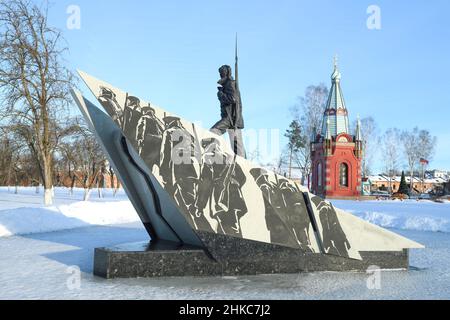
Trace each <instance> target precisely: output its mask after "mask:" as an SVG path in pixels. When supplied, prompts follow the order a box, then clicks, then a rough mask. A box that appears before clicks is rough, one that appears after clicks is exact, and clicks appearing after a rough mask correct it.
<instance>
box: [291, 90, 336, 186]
mask: <svg viewBox="0 0 450 320" xmlns="http://www.w3.org/2000/svg"><path fill="white" fill-rule="evenodd" d="M327 99H328V88H327V86H325V84H323V83H321V84H319V85H317V86H314V85H312V86H309V87H307V88H306V90H305V96H304V97H300V98H299V100H300V103H299V105H297V106H295V107H294V108H293V109H292V114H293V116H294V119H295V120H296V121H297V122H298V123H299V124H300V130H301V134H302V140H303V142H304V147H303V148H299V149H298V151H297V152H296V153H295V155H294V158H295V159H296V162H297V165H298V167H299V169H300V171H301V173H302V179H301V184H302V185H304V184H305V179H306V178H308V177H309V176H310V174H311V142H312V141H311V140H312V136H315V135H316V134H317V133H319V132H318V130H320V128H321V125H322V118H323V112H324V111H325V107H326V103H327Z"/></svg>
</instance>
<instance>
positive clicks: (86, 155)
mask: <svg viewBox="0 0 450 320" xmlns="http://www.w3.org/2000/svg"><path fill="white" fill-rule="evenodd" d="M73 148H74V150H75V151H76V156H77V158H76V163H77V166H76V171H77V172H79V174H80V175H81V177H80V179H79V180H80V181H81V183H82V185H83V188H84V196H83V200H84V201H87V200H89V196H90V193H91V190H92V188H93V187H94V186H95V185H96V183H97V184H98V182H99V178H100V176H101V175H103V174H104V171H105V163H106V158H105V156H104V154H103V151H102V149H101V147H100V145H99V144H98V143H97V140H96V138H95V136H94V134H93V133H92V132H90V131H89V130H88V129H87V128H83V127H82V131H81V135H80V136H79V137H78V138H77V139H76V140H75V141H74V143H73Z"/></svg>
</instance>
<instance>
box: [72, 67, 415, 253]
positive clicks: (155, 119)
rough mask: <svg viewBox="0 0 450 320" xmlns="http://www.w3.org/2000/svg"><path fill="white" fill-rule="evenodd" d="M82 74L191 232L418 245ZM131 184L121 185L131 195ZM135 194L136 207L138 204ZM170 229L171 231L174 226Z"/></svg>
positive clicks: (366, 245)
mask: <svg viewBox="0 0 450 320" xmlns="http://www.w3.org/2000/svg"><path fill="white" fill-rule="evenodd" d="M80 75H81V77H82V78H83V80H84V81H85V83H86V84H87V86H88V87H89V88H90V90H91V91H92V92H93V94H94V95H95V96H96V98H97V99H98V101H99V102H100V104H101V105H102V106H103V108H104V109H105V111H106V112H107V113H108V115H109V116H110V118H111V119H112V120H113V121H114V123H115V124H116V127H117V130H119V131H120V132H121V133H122V134H123V135H124V136H125V137H126V138H127V140H128V144H129V145H130V149H132V150H131V151H130V153H133V154H135V158H139V159H140V161H141V164H140V166H141V167H145V169H146V170H144V171H147V173H148V175H149V176H151V178H152V179H153V180H152V181H153V184H154V185H156V187H157V188H159V189H158V190H159V191H158V195H160V196H162V197H165V199H166V201H165V202H164V204H163V206H162V209H161V211H165V206H166V205H172V206H173V207H175V208H176V209H177V210H178V212H179V213H181V214H180V216H182V217H183V218H184V220H185V222H187V224H188V225H189V226H190V227H191V228H192V230H193V231H194V233H195V231H206V232H210V233H218V234H224V235H227V236H233V237H239V238H245V239H249V240H255V241H260V242H265V243H273V244H278V245H283V246H287V247H291V248H296V249H300V250H304V251H308V252H313V253H326V254H332V255H338V256H343V257H347V258H354V259H361V256H360V255H359V252H360V251H399V250H402V249H404V248H417V247H421V246H420V245H419V244H417V243H415V242H413V241H410V240H408V239H406V238H403V237H401V236H398V235H396V234H393V233H391V232H388V231H386V230H384V229H382V228H378V227H375V226H372V225H370V224H369V223H367V222H364V221H362V220H360V219H358V218H356V217H353V216H351V217H349V216H348V214H346V213H343V212H341V211H339V210H335V209H334V208H333V207H332V206H331V205H330V204H328V202H326V201H324V200H322V199H320V198H318V197H316V196H314V195H312V194H310V193H309V192H308V190H307V189H306V188H304V187H302V186H299V185H297V184H296V183H295V182H293V181H290V180H289V179H286V178H285V177H282V176H279V175H276V174H275V173H273V172H270V171H268V170H266V169H264V168H261V167H258V166H255V165H253V164H252V163H250V162H249V161H247V160H246V159H244V158H242V157H239V156H236V155H235V154H234V153H233V151H232V150H231V148H230V146H229V144H228V143H227V142H226V141H225V140H224V139H223V138H222V137H220V136H218V135H216V134H214V133H211V132H209V131H208V130H205V129H202V128H200V127H197V126H195V125H194V124H192V123H191V122H188V121H186V120H184V119H181V118H180V117H177V116H176V115H173V114H170V113H168V112H166V111H164V110H162V109H161V108H159V107H157V106H155V105H153V104H151V103H148V102H144V101H143V100H141V99H139V98H137V97H135V96H132V95H129V94H128V93H126V92H124V91H122V90H120V89H117V88H115V87H114V86H112V85H110V84H108V83H106V82H103V81H101V80H98V79H95V78H93V77H91V76H89V75H87V74H85V73H82V72H80ZM93 126H94V128H95V130H96V131H97V133H98V131H99V130H101V128H99V127H98V126H96V125H95V123H94V125H93ZM105 149H108V147H107V146H105ZM110 151H111V150H110ZM111 152H113V151H111ZM111 152H109V153H111ZM138 161H139V160H138ZM117 169H118V172H119V177H121V178H122V175H123V172H122V174H120V173H121V171H124V170H126V169H125V168H123V167H122V168H117ZM123 182H124V186H125V188H126V189H127V186H126V185H127V182H126V181H123ZM129 184H132V182H130V183H129ZM131 189H133V188H130V190H127V193H128V194H129V196H130V192H133V191H132V190H131ZM162 191H163V192H162ZM130 198H132V196H131V197H130ZM169 200H171V204H169V202H170V201H169ZM132 201H133V200H132ZM141 201H142V202H145V200H141ZM135 202H136V201H135ZM135 202H133V204H134V205H135V207H136V209H137V211H139V210H142V209H141V207H139V206H136V203H135ZM308 208H309V209H308ZM149 210H150V209H149ZM172 211H173V210H172ZM162 216H163V217H164V213H163V214H162ZM171 217H172V219H173V218H174V217H173V213H172V215H171ZM141 218H142V217H141ZM150 220H152V219H150ZM152 221H153V220H152ZM343 221H345V223H347V225H345V223H343ZM143 222H144V224H146V223H147V224H149V222H148V221H147V222H146V221H144V220H143ZM166 222H167V224H168V225H169V226H170V225H171V222H170V221H166ZM177 223H178V226H180V225H181V224H182V223H180V221H177ZM150 224H151V223H150ZM355 226H356V227H357V228H359V231H358V230H354V227H355ZM151 229H152V228H151V227H149V228H147V230H151ZM160 229H161V228H160ZM184 229H185V226H184V227H182V228H178V230H184ZM366 229H370V230H372V231H373V232H372V233H371V234H370V235H369V236H365V238H366V239H368V240H370V241H372V240H373V241H375V243H376V245H374V246H373V245H371V243H370V241H369V242H367V241H359V239H361V238H364V237H362V236H361V234H363V233H364V230H366ZM361 230H362V231H361ZM160 232H161V230H160ZM163 232H164V231H163ZM171 232H173V233H174V234H175V235H177V230H172V231H171ZM183 232H184V233H185V234H186V232H185V231H183ZM149 233H151V232H149ZM168 233H169V234H170V232H168ZM159 234H160V233H159ZM352 234H353V235H356V236H352ZM188 238H189V239H190V240H189V241H190V242H189V243H191V244H196V245H198V241H197V240H198V239H195V237H193V236H192V235H189V237H188ZM193 239H194V240H193Z"/></svg>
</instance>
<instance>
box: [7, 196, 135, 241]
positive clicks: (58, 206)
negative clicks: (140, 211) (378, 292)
mask: <svg viewBox="0 0 450 320" xmlns="http://www.w3.org/2000/svg"><path fill="white" fill-rule="evenodd" d="M42 193H43V191H42V190H40V193H36V188H19V190H18V193H17V194H15V189H14V188H8V187H0V237H4V236H11V235H24V234H32V233H42V232H50V231H58V230H65V229H73V228H79V227H85V226H89V225H111V224H118V223H127V222H136V221H138V220H139V217H138V215H137V213H136V211H135V210H134V208H133V206H132V205H131V203H130V201H129V200H128V198H127V196H126V194H125V192H124V191H123V190H119V192H118V193H117V194H116V196H114V195H113V191H112V190H104V191H103V198H99V197H98V192H97V190H92V192H91V196H90V198H89V201H82V199H83V193H84V190H83V189H74V192H73V194H72V195H71V194H70V193H69V190H68V189H66V188H55V203H54V205H53V206H50V207H45V206H43V195H42Z"/></svg>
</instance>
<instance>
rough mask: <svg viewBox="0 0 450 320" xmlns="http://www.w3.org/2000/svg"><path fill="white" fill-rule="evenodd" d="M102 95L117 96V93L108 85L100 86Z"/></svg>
mask: <svg viewBox="0 0 450 320" xmlns="http://www.w3.org/2000/svg"><path fill="white" fill-rule="evenodd" d="M100 95H101V96H103V95H112V96H115V95H116V94H115V93H114V92H113V91H112V90H111V89H109V88H106V87H100Z"/></svg>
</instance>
